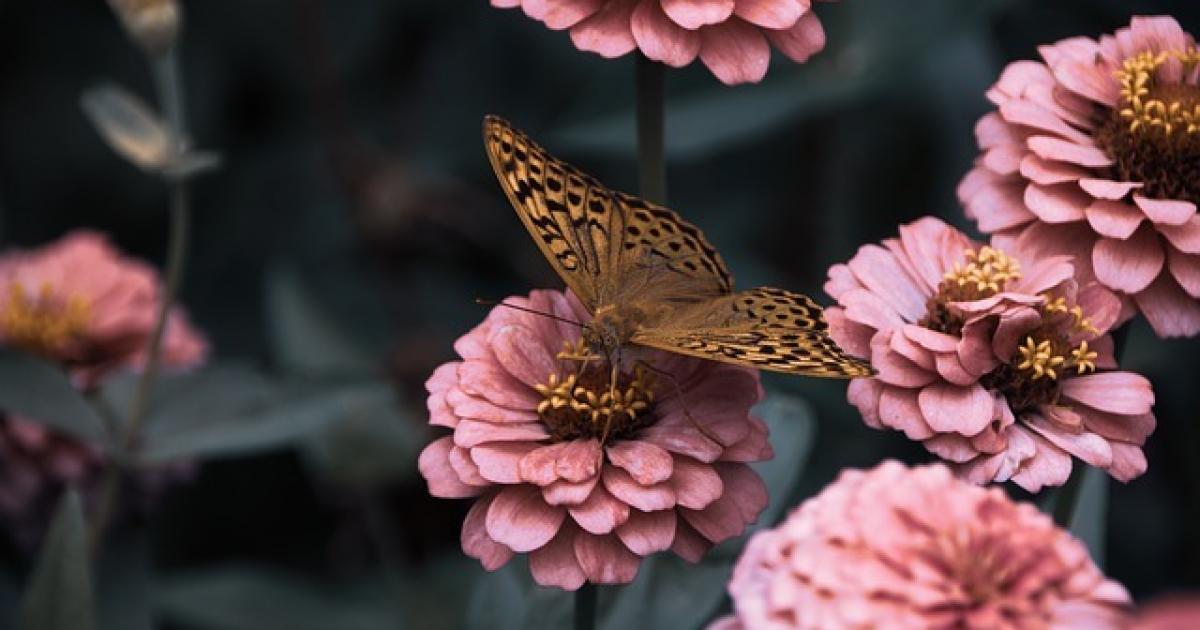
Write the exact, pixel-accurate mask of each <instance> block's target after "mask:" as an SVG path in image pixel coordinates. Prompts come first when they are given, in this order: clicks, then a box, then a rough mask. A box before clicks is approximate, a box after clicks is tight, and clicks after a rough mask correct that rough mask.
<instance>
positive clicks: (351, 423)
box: [304, 397, 428, 487]
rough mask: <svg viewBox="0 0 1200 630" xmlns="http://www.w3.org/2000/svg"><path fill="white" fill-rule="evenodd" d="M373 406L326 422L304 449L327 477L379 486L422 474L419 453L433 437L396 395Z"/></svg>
mask: <svg viewBox="0 0 1200 630" xmlns="http://www.w3.org/2000/svg"><path fill="white" fill-rule="evenodd" d="M377 402H378V403H380V404H378V405H377V406H375V407H374V408H373V409H363V410H362V411H361V412H360V413H356V414H354V415H353V416H350V417H346V418H345V419H343V420H342V421H340V422H333V423H330V424H327V425H325V426H324V427H323V428H322V429H321V430H319V431H317V432H314V433H313V434H312V435H311V436H310V439H309V440H308V441H307V444H306V448H305V450H304V453H305V455H306V456H307V458H308V461H309V462H310V463H311V464H312V465H313V466H315V467H316V468H317V469H318V470H319V471H320V472H321V474H322V475H324V476H327V477H330V478H332V479H333V480H335V481H337V482H339V483H343V484H347V485H352V486H357V487H374V486H379V485H383V484H387V483H391V482H395V481H399V480H402V479H408V478H411V477H413V476H414V475H416V474H417V467H416V460H417V454H418V453H420V452H421V449H422V448H424V446H425V444H426V442H427V441H428V436H427V435H426V433H425V426H424V425H423V424H418V423H417V422H416V421H415V420H414V419H413V418H411V417H409V416H408V415H406V414H404V413H401V407H400V405H399V404H398V403H397V401H396V400H394V399H393V398H391V397H380V398H379V399H378V401H377Z"/></svg>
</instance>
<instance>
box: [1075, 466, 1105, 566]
mask: <svg viewBox="0 0 1200 630" xmlns="http://www.w3.org/2000/svg"><path fill="white" fill-rule="evenodd" d="M1075 465H1077V466H1082V465H1083V464H1082V463H1081V462H1076V464H1075ZM1078 501H1079V503H1078V504H1077V505H1076V506H1075V513H1074V514H1073V515H1072V516H1071V527H1070V530H1071V533H1072V534H1074V535H1075V537H1076V538H1079V539H1080V540H1082V541H1083V544H1085V545H1087V548H1088V552H1090V553H1091V556H1092V560H1094V561H1095V562H1096V564H1097V565H1099V566H1100V567H1101V568H1103V567H1104V536H1105V530H1106V527H1105V526H1106V525H1107V517H1108V475H1107V474H1105V473H1104V472H1102V471H1100V470H1097V469H1095V468H1092V467H1091V466H1088V467H1087V468H1085V469H1084V470H1083V486H1082V487H1081V488H1080V489H1079V499H1078Z"/></svg>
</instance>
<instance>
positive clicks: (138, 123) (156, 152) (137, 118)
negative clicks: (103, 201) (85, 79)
mask: <svg viewBox="0 0 1200 630" xmlns="http://www.w3.org/2000/svg"><path fill="white" fill-rule="evenodd" d="M80 105H81V106H82V107H83V113H84V114H85V115H87V117H88V120H90V121H91V123H92V125H93V126H94V127H95V128H96V131H98V132H99V133H100V135H101V136H102V137H103V138H104V140H105V142H107V143H108V146H109V147H111V148H112V150H113V151H116V152H117V153H118V154H119V155H120V156H121V157H123V158H125V159H126V160H129V161H130V162H131V163H133V164H134V165H136V166H137V167H138V168H141V169H143V170H146V171H159V170H161V169H163V168H165V167H166V166H167V165H168V164H170V162H171V156H172V152H173V151H172V147H173V146H174V145H175V142H174V141H173V140H172V138H171V133H170V132H169V131H168V130H167V126H166V125H165V124H164V123H163V121H162V119H161V118H159V116H158V114H156V113H154V110H152V109H150V106H149V105H147V104H146V102H145V101H143V100H142V99H140V98H138V97H137V96H135V95H133V94H131V93H130V92H129V91H128V90H126V89H125V88H123V87H121V86H119V85H115V84H112V83H106V84H104V85H99V86H96V87H94V88H91V89H89V90H87V91H86V92H84V93H83V97H82V98H81V99H80Z"/></svg>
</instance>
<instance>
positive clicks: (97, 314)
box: [0, 231, 207, 545]
mask: <svg viewBox="0 0 1200 630" xmlns="http://www.w3.org/2000/svg"><path fill="white" fill-rule="evenodd" d="M159 284H160V283H159V279H158V275H157V273H155V271H154V270H153V269H152V268H151V267H149V266H147V265H145V264H143V263H141V262H138V261H134V260H130V259H127V258H124V257H123V256H121V255H120V253H118V252H117V251H116V249H114V248H113V246H112V245H111V244H109V242H108V241H107V239H105V237H104V236H103V235H101V234H98V233H94V232H88V231H78V232H75V233H72V234H70V235H68V236H66V237H64V238H62V239H61V240H59V241H57V242H55V243H52V244H50V245H47V246H45V247H43V248H40V249H36V250H32V251H16V252H8V253H5V254H3V255H0V345H3V346H12V347H16V348H19V349H21V350H23V351H26V352H30V353H33V354H36V355H39V356H41V357H42V358H44V359H47V360H49V361H51V362H54V363H56V364H59V365H61V366H63V367H64V368H66V369H67V370H68V371H69V372H70V374H71V376H72V380H73V381H74V382H75V384H76V385H77V386H78V387H79V388H80V389H83V390H90V389H93V388H95V387H97V386H99V385H100V384H101V383H102V381H103V379H104V378H105V377H106V376H107V375H109V374H111V373H112V372H113V371H115V370H118V369H121V368H129V369H138V368H140V367H141V366H142V365H143V364H144V363H145V359H146V349H147V344H148V343H149V339H150V335H151V334H152V332H153V329H154V323H155V319H156V317H157V313H158V308H159V300H160V288H159ZM206 354H207V343H206V342H205V340H204V338H203V337H201V336H200V334H199V333H198V332H196V331H195V330H194V329H193V328H192V327H191V325H190V324H189V323H188V322H187V318H186V316H185V315H184V313H183V311H182V310H181V309H176V310H175V311H174V312H173V313H172V315H171V319H170V320H169V324H168V326H167V332H166V336H165V338H164V343H163V364H164V365H165V366H166V367H173V368H190V367H194V366H197V365H199V364H200V363H202V362H203V361H204V359H205V356H206ZM105 462H106V457H105V454H104V452H103V449H102V448H101V447H100V446H99V445H94V444H86V443H83V442H81V441H79V440H77V439H76V438H74V437H72V436H68V435H63V434H60V433H58V432H55V431H53V430H50V429H48V428H47V427H46V426H45V425H42V424H40V423H38V422H35V421H34V420H32V419H29V418H24V417H20V416H17V415H13V414H7V413H4V412H3V411H2V410H0V520H3V521H4V522H5V523H6V525H7V526H8V529H9V533H10V534H12V535H13V536H14V537H15V538H16V539H17V540H18V541H19V542H21V543H23V544H27V545H28V544H31V543H32V542H34V541H36V539H37V538H38V536H39V535H40V532H41V531H42V530H43V528H44V526H45V523H46V520H47V518H48V517H49V515H50V513H51V511H52V509H53V507H54V501H55V500H56V498H57V497H58V495H59V493H60V491H61V490H62V488H63V486H64V485H67V484H70V485H73V486H77V487H79V488H81V489H82V490H83V491H84V493H85V495H86V494H87V493H88V492H89V491H90V490H91V489H92V488H93V487H94V486H95V484H96V482H97V481H98V480H99V477H100V473H101V471H102V470H103V467H104V465H105ZM191 468H192V467H191V465H190V464H186V463H184V464H180V465H179V466H174V467H167V468H165V469H163V470H162V471H159V472H152V473H146V474H144V475H142V476H141V477H140V478H139V479H138V480H137V484H136V486H135V488H136V490H137V492H135V493H134V495H135V496H133V497H130V498H131V499H133V500H144V499H146V498H148V497H150V496H152V495H153V494H155V491H156V490H157V489H158V488H159V487H161V486H162V485H163V482H164V481H168V480H170V479H172V478H176V477H179V476H183V475H187V474H188V473H189V471H190V470H191ZM85 498H86V496H85Z"/></svg>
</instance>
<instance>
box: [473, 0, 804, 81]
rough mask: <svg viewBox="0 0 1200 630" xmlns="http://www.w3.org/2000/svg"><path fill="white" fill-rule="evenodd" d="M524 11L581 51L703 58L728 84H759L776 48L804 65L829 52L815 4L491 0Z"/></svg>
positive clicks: (777, 0)
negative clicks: (561, 32)
mask: <svg viewBox="0 0 1200 630" xmlns="http://www.w3.org/2000/svg"><path fill="white" fill-rule="evenodd" d="M491 2H492V6H494V7H501V8H513V7H521V8H522V9H523V10H524V11H525V14H526V15H528V16H529V17H531V18H533V19H535V20H539V21H541V22H542V23H544V24H545V25H546V26H548V27H549V28H551V29H554V30H562V29H570V32H571V41H573V42H574V43H575V46H576V47H577V48H579V49H580V50H586V51H589V52H594V53H597V54H599V55H601V56H604V57H609V58H612V57H620V56H622V55H625V54H628V53H630V52H632V51H634V50H640V51H641V52H642V54H644V55H646V57H648V58H650V59H653V60H654V61H660V62H662V63H665V64H667V65H669V66H673V67H676V68H680V67H683V66H686V65H688V64H690V63H692V62H693V61H695V59H696V58H697V57H699V58H700V61H702V62H703V63H704V65H706V66H708V69H709V70H711V71H712V73H713V74H714V75H716V77H717V78H718V79H720V81H721V82H722V83H725V84H728V85H733V84H737V83H757V82H758V81H761V80H762V78H763V77H764V76H766V74H767V65H768V64H769V63H770V61H771V46H772V45H774V46H775V48H777V49H779V51H780V52H782V53H783V54H784V55H786V56H787V57H788V58H790V59H791V60H792V61H795V62H796V63H803V62H805V61H807V60H808V58H809V57H811V56H812V55H814V54H816V53H818V52H820V51H821V49H822V48H824V47H825V30H824V29H823V28H822V27H821V21H820V20H818V19H817V16H816V14H815V13H814V12H813V10H812V1H811V0H491Z"/></svg>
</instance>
